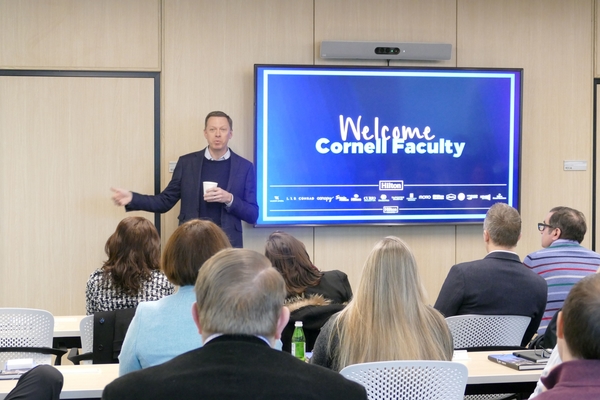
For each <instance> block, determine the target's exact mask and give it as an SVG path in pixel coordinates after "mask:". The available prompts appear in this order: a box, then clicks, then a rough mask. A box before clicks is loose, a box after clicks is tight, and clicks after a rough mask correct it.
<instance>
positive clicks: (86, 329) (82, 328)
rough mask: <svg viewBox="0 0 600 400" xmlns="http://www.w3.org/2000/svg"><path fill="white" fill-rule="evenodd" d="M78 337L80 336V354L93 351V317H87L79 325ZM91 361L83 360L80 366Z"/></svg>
mask: <svg viewBox="0 0 600 400" xmlns="http://www.w3.org/2000/svg"><path fill="white" fill-rule="evenodd" d="M79 335H80V336H81V352H82V353H84V354H85V353H91V352H92V351H93V350H94V316H93V315H88V316H87V317H84V318H83V319H82V320H81V322H80V323H79ZM91 363H92V360H83V361H81V364H91Z"/></svg>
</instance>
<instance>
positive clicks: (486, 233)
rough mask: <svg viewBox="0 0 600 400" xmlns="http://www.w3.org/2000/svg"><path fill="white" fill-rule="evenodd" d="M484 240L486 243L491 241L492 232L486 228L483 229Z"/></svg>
mask: <svg viewBox="0 0 600 400" xmlns="http://www.w3.org/2000/svg"><path fill="white" fill-rule="evenodd" d="M483 241H484V242H485V243H489V241H490V234H489V233H488V231H487V230H485V229H484V230H483Z"/></svg>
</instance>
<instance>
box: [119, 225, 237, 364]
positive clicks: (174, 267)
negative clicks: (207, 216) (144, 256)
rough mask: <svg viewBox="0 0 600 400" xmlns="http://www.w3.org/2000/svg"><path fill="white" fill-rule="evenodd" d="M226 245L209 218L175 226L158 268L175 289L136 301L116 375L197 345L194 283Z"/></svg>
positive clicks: (153, 362) (191, 348)
mask: <svg viewBox="0 0 600 400" xmlns="http://www.w3.org/2000/svg"><path fill="white" fill-rule="evenodd" d="M229 247H231V244H230V243H229V239H228V238H227V235H226V234H225V232H223V230H222V229H221V228H219V227H218V226H217V225H215V224H214V223H212V222H211V221H208V220H199V219H193V220H190V221H187V222H186V223H184V224H182V225H180V226H179V227H178V228H177V229H175V232H173V235H171V237H170V238H169V240H168V241H167V245H166V246H165V249H164V251H163V256H162V269H163V271H164V273H165V275H166V276H167V278H169V280H170V281H171V282H172V283H173V284H175V285H178V286H179V290H177V293H175V294H174V295H172V296H166V297H164V298H162V299H160V300H159V301H153V302H148V303H142V304H140V305H139V306H138V308H137V310H136V312H135V316H134V317H133V320H132V321H131V325H129V329H128V330H127V334H126V335H125V340H124V341H123V347H122V348H121V354H120V355H119V375H124V374H126V373H128V372H131V371H135V370H139V369H142V368H147V367H151V366H153V365H158V364H162V363H163V362H166V361H169V360H170V359H172V358H174V357H176V356H178V355H180V354H183V353H185V352H187V351H190V350H193V349H196V348H198V347H200V346H202V337H201V336H200V335H199V334H198V328H197V327H196V325H195V324H194V320H193V319H192V304H194V302H195V301H196V293H195V292H194V284H195V283H196V278H197V277H198V271H199V270H200V267H202V264H204V262H205V261H206V260H208V259H209V258H210V257H212V256H213V255H214V254H216V253H218V252H219V251H220V250H222V249H225V248H229Z"/></svg>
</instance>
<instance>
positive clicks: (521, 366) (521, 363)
mask: <svg viewBox="0 0 600 400" xmlns="http://www.w3.org/2000/svg"><path fill="white" fill-rule="evenodd" d="M488 360H490V361H493V362H495V363H498V364H502V365H504V366H506V367H509V368H512V369H516V370H518V371H527V370H532V369H544V367H545V364H542V363H537V362H535V361H531V360H528V359H526V358H522V357H518V356H515V355H514V354H490V355H489V356H488Z"/></svg>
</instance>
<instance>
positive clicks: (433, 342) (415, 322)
mask: <svg viewBox="0 0 600 400" xmlns="http://www.w3.org/2000/svg"><path fill="white" fill-rule="evenodd" d="M452 352H453V346H452V335H451V333H450V330H449V328H448V325H447V324H446V321H445V320H444V317H443V316H442V315H441V314H440V313H439V312H438V311H436V310H435V309H433V307H430V306H429V305H427V302H426V299H425V290H424V288H423V286H422V284H421V279H420V278H419V273H418V270H417V263H416V261H415V259H414V257H413V255H412V253H411V251H410V249H409V248H408V246H407V245H406V244H405V243H404V242H403V241H402V240H400V239H399V238H397V237H394V236H389V237H386V238H385V239H383V240H381V241H380V242H379V243H377V244H376V245H375V248H374V249H373V250H372V251H371V253H370V254H369V257H368V258H367V261H366V262H365V266H364V268H363V273H362V277H361V280H360V284H359V286H358V292H357V293H355V295H354V298H353V299H352V301H350V303H349V304H348V306H346V308H345V309H344V310H343V311H341V312H340V313H339V314H337V315H335V316H333V317H332V318H331V319H330V320H329V321H328V322H327V324H325V326H323V329H321V333H320V334H319V336H318V338H317V341H316V343H315V347H314V349H313V356H312V358H311V363H313V364H317V365H322V366H325V367H327V368H331V369H333V370H334V371H340V370H341V369H342V368H344V367H346V366H348V365H351V364H357V363H364V362H373V361H390V360H445V361H450V360H451V359H452Z"/></svg>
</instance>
